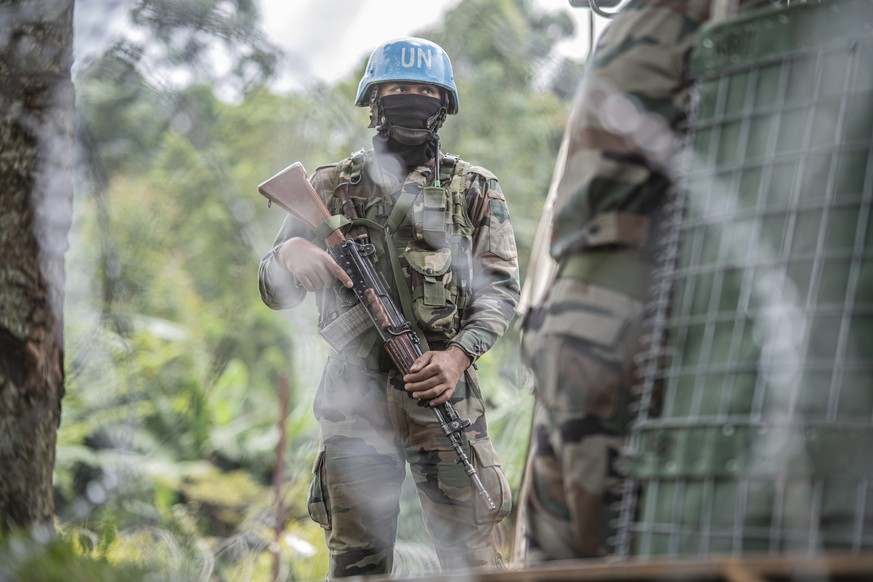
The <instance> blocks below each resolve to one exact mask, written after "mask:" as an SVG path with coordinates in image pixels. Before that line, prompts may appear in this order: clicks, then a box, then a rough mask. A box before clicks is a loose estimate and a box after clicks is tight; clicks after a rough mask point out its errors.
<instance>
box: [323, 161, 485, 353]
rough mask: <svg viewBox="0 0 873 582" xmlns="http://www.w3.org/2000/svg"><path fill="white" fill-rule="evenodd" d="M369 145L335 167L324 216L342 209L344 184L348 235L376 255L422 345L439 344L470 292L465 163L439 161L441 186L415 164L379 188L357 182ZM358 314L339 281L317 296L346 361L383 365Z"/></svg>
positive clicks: (455, 324) (331, 338)
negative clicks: (397, 181) (393, 184)
mask: <svg viewBox="0 0 873 582" xmlns="http://www.w3.org/2000/svg"><path fill="white" fill-rule="evenodd" d="M372 156H373V153H372V151H368V152H365V151H363V150H362V151H359V152H356V153H355V154H353V155H352V156H351V157H349V158H347V159H345V160H343V161H341V162H340V163H338V164H337V165H336V166H335V170H334V171H335V174H334V178H333V180H332V185H333V187H334V193H335V195H334V196H331V197H328V200H327V206H328V209H329V210H330V212H331V214H334V215H340V214H343V209H342V202H341V200H340V198H339V197H338V196H336V192H337V189H338V188H346V187H348V193H349V197H350V199H351V200H352V202H353V203H354V206H355V208H356V213H357V215H358V216H359V218H357V219H352V220H351V224H350V226H349V230H348V235H349V236H352V237H355V236H356V235H359V234H361V233H363V232H365V233H366V235H367V236H368V238H369V242H371V243H372V244H373V245H374V247H375V249H376V253H375V255H374V256H373V258H374V262H375V265H376V268H377V270H379V272H380V273H381V274H382V276H383V277H384V278H385V281H386V283H387V284H388V287H389V289H391V292H392V294H393V299H394V301H395V303H396V304H397V306H398V307H400V308H401V310H402V311H403V313H404V315H405V316H406V318H407V319H409V321H410V322H411V323H412V325H413V329H415V331H416V332H417V333H418V335H419V337H420V338H421V339H423V340H424V343H425V345H424V346H423V348H425V347H426V346H427V345H428V344H437V345H440V346H441V345H445V343H446V342H447V341H448V340H450V339H451V338H452V337H454V336H455V335H456V334H457V333H458V330H459V327H460V322H461V317H462V314H463V311H464V308H465V307H466V304H467V301H468V298H469V296H470V293H471V290H472V279H473V271H472V266H473V260H472V259H473V257H472V244H473V230H474V228H473V224H472V222H471V220H470V217H469V215H468V213H467V201H466V198H465V191H466V183H467V174H468V173H469V171H470V168H471V165H470V164H469V163H468V162H465V161H463V160H461V159H459V158H458V156H455V155H452V154H445V155H444V157H443V159H442V161H441V164H440V184H441V186H438V187H437V186H433V181H432V180H431V176H430V174H431V173H432V170H429V169H428V168H425V167H419V168H416V169H415V170H413V171H412V172H411V173H410V174H409V176H408V177H407V178H406V180H405V181H404V182H403V183H402V184H401V185H400V186H399V187H397V188H395V189H394V190H393V191H391V192H388V193H383V192H382V189H381V188H380V187H379V186H377V185H375V184H374V183H373V182H372V180H366V181H363V180H362V175H363V171H364V167H365V165H367V164H368V163H373V157H372ZM371 326H372V324H371V323H370V322H369V320H368V319H367V318H366V317H365V314H364V313H362V308H361V307H360V305H358V302H357V299H356V297H355V295H354V292H353V291H351V290H349V289H347V288H345V287H344V286H342V285H339V284H337V285H334V286H333V287H332V288H329V289H326V290H325V291H324V292H323V293H322V294H321V297H320V301H319V328H320V329H321V333H322V335H323V336H324V337H325V339H327V340H328V342H329V343H330V344H331V345H332V346H333V347H334V348H335V349H336V350H337V351H338V352H340V353H341V354H342V355H343V356H344V357H345V358H346V359H348V360H351V361H353V362H356V363H359V364H361V365H363V366H366V367H371V368H376V367H382V368H384V367H386V363H385V359H384V356H383V351H384V350H382V346H381V344H380V340H379V337H378V334H377V333H376V332H375V331H374V330H373V329H372V328H371Z"/></svg>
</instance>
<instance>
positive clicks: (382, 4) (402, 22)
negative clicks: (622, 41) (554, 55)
mask: <svg viewBox="0 0 873 582" xmlns="http://www.w3.org/2000/svg"><path fill="white" fill-rule="evenodd" d="M258 2H259V4H260V6H261V12H262V14H263V17H264V27H265V30H266V32H267V34H268V35H269V36H270V38H271V40H272V41H273V42H275V43H277V44H279V45H280V46H281V47H283V48H284V49H285V50H286V51H287V57H286V58H285V62H283V63H282V64H281V66H280V69H281V72H282V75H283V80H282V81H280V86H286V87H293V86H295V85H297V86H299V85H300V84H301V81H300V80H301V79H310V78H312V79H318V80H321V81H325V82H328V83H330V82H333V81H336V80H338V79H340V78H343V77H345V76H346V75H347V74H349V72H350V71H352V70H354V69H355V68H356V67H357V66H358V64H359V63H360V62H361V60H363V59H364V58H366V57H367V56H369V54H370V53H371V52H372V51H373V49H374V48H376V46H377V45H378V44H380V43H382V42H384V41H386V40H390V39H392V38H397V37H400V36H409V35H413V34H415V33H416V32H418V31H419V30H421V29H422V28H424V27H427V26H430V25H432V24H435V23H437V22H439V20H440V18H441V16H442V14H443V13H444V12H446V11H447V10H448V9H450V8H453V7H455V6H456V5H457V4H459V2H460V0H423V1H422V0H305V1H301V0H295V1H293V2H292V1H290V0H258ZM532 3H533V5H534V6H535V7H536V8H537V9H538V10H540V11H543V12H556V11H566V12H567V13H568V14H569V15H570V16H571V18H573V20H574V21H575V23H576V32H577V36H576V38H575V39H573V40H572V41H568V42H567V43H564V45H563V46H561V47H558V48H559V49H560V50H561V51H562V52H563V53H564V54H567V55H568V56H570V57H571V58H573V59H575V60H582V58H583V57H584V56H585V53H586V51H587V50H588V27H589V21H588V18H589V14H590V10H588V9H582V8H573V7H571V6H570V3H569V0H532ZM595 19H596V25H595V26H596V33H599V31H600V30H602V28H603V25H604V23H605V20H604V19H602V18H600V17H595ZM302 84H303V85H308V84H309V83H305V82H304V83H302Z"/></svg>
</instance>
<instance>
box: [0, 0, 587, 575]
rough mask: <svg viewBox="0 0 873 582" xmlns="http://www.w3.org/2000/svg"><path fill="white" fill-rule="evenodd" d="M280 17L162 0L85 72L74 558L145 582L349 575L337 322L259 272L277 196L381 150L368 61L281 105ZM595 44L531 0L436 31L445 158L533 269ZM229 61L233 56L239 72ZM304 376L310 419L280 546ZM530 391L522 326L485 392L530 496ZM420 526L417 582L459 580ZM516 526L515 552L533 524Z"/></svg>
mask: <svg viewBox="0 0 873 582" xmlns="http://www.w3.org/2000/svg"><path fill="white" fill-rule="evenodd" d="M78 9H80V8H79V7H78V6H77V10H78ZM568 10H569V8H568ZM258 18H259V17H258V13H257V8H256V6H255V5H254V4H252V3H251V2H246V1H242V0H240V1H236V2H223V1H220V0H184V1H172V2H171V1H169V0H138V1H137V2H135V3H134V6H133V9H132V11H131V14H130V19H131V21H132V22H133V23H134V27H132V29H131V30H132V31H135V32H137V34H131V35H125V36H123V37H119V38H118V40H117V42H115V43H114V44H113V45H112V46H110V47H109V48H108V49H107V50H105V51H104V52H103V53H102V54H99V55H93V56H91V57H89V58H88V60H87V61H85V62H78V63H77V64H76V68H75V83H76V91H77V115H78V119H77V123H78V148H79V151H78V156H79V161H80V164H79V170H80V171H79V172H78V174H77V176H78V177H77V184H76V197H75V205H74V212H75V217H74V227H73V232H72V234H71V241H70V243H71V251H70V252H69V253H68V256H67V269H68V283H67V285H68V287H67V297H66V314H65V317H66V321H65V333H66V339H65V341H66V362H67V395H66V397H65V399H64V401H63V420H62V425H61V428H60V432H59V439H58V450H57V463H56V469H55V483H56V502H57V513H58V527H59V529H60V531H61V532H62V534H63V539H64V540H65V542H66V546H63V547H62V548H60V549H58V550H57V551H58V552H60V553H63V552H65V551H67V552H68V551H70V550H69V548H71V547H72V548H73V550H72V551H74V552H75V553H78V554H79V555H85V556H87V557H88V558H90V559H92V560H93V561H94V562H95V563H102V564H105V565H108V567H110V568H111V569H112V571H115V572H117V573H118V572H122V571H124V572H128V574H126V577H127V578H128V579H129V580H133V579H136V577H137V576H141V577H142V579H153V580H161V581H169V580H221V581H238V580H239V581H242V580H269V579H271V569H272V563H273V558H274V553H275V552H278V555H279V556H280V557H281V560H282V569H281V572H282V574H281V578H282V579H287V580H313V579H320V578H322V577H323V576H324V574H325V572H326V568H327V554H326V550H325V548H324V542H323V537H322V530H321V529H320V528H319V527H318V526H316V525H315V524H314V523H312V522H311V521H310V520H309V517H308V514H307V508H306V499H307V492H308V486H309V481H310V467H311V465H312V462H313V460H314V456H315V453H316V452H317V451H316V449H317V431H316V425H315V422H314V420H313V419H312V413H311V404H312V397H313V395H314V391H315V387H316V385H317V382H318V378H319V376H320V371H321V367H322V364H323V362H324V359H325V356H326V347H325V345H324V343H323V342H322V341H321V340H320V339H318V337H317V334H316V329H315V316H314V309H315V308H314V304H312V303H311V302H308V303H305V304H304V305H303V306H301V307H300V308H298V309H295V310H293V311H288V312H274V311H270V310H269V309H267V308H266V307H265V306H264V305H263V304H262V303H261V302H260V299H259V298H258V293H257V267H258V263H259V261H260V258H261V257H262V255H263V254H265V252H266V251H267V250H268V249H269V247H270V245H271V242H272V239H273V237H274V235H275V233H276V231H277V230H278V227H279V225H280V223H281V220H282V218H283V214H282V211H281V210H279V209H278V208H275V207H274V208H272V209H270V208H267V205H266V203H265V200H264V199H263V198H261V197H260V196H259V195H258V193H257V190H256V185H257V184H258V183H259V182H261V181H263V180H264V179H266V178H267V177H269V176H271V175H273V174H274V173H276V172H277V171H278V170H280V169H282V168H284V167H285V166H287V165H288V164H290V163H292V162H294V161H298V160H299V161H301V162H303V164H304V166H305V167H306V168H307V169H308V170H310V171H311V170H314V169H315V168H316V167H317V166H319V165H321V164H324V163H329V162H332V161H336V160H338V159H341V158H343V157H345V156H346V155H348V154H349V153H351V152H353V151H355V150H358V149H360V148H362V147H369V144H370V137H371V135H372V130H369V129H367V127H366V126H367V122H368V118H367V112H366V110H364V109H358V108H355V107H354V106H353V98H354V92H355V89H356V87H357V82H358V80H359V78H360V75H361V73H362V71H363V66H364V62H363V61H362V62H361V64H360V67H359V69H358V70H357V71H355V72H353V73H352V74H350V75H349V76H348V78H347V79H345V80H344V81H342V82H339V83H337V84H336V85H333V86H324V85H318V84H310V85H308V88H307V89H306V90H303V91H297V92H286V93H280V92H277V91H275V90H273V89H271V85H270V80H271V76H272V74H273V72H274V69H275V66H276V63H277V62H279V59H281V58H282V55H281V54H280V52H279V51H278V49H276V48H275V47H272V46H270V44H269V43H268V42H266V41H265V40H264V37H263V36H262V35H261V33H259V25H258V22H259V20H258ZM572 29H573V25H572V22H571V20H570V18H569V17H568V16H567V15H566V14H564V13H554V14H546V13H539V12H537V11H536V10H535V9H534V8H533V7H532V6H531V5H530V2H528V1H527V0H463V1H462V2H460V3H459V4H458V5H457V7H456V8H454V9H452V10H451V11H450V12H449V13H447V14H446V16H445V19H444V24H443V25H442V26H439V27H438V28H431V29H425V30H420V31H417V34H418V35H419V36H423V37H426V38H429V39H431V40H433V41H435V42H437V43H439V44H441V45H442V46H443V47H444V48H445V49H446V50H447V52H448V53H449V55H450V56H451V58H452V61H453V64H454V68H455V74H456V82H457V84H458V87H459V92H460V95H461V103H462V107H461V113H460V115H459V116H457V117H452V118H450V119H449V120H448V122H447V124H446V126H445V128H444V129H443V130H442V131H441V136H442V143H443V145H444V149H445V150H446V151H449V152H452V153H457V154H459V155H461V156H462V157H464V158H465V159H467V160H470V161H472V162H474V163H476V164H479V165H483V166H485V167H487V168H489V169H491V170H492V171H493V172H495V173H496V174H497V175H498V177H499V179H500V181H501V184H502V186H503V189H504V191H505V192H506V194H507V198H508V200H509V204H510V211H511V213H512V217H513V221H514V224H515V229H516V235H517V237H518V243H519V249H520V261H521V265H522V267H524V266H525V265H526V264H527V261H528V256H529V252H530V246H531V242H532V239H533V236H534V231H535V228H536V224H537V220H538V218H539V215H540V210H541V207H542V203H543V200H544V199H545V196H546V192H547V190H548V186H549V181H550V177H551V173H552V168H553V165H554V161H555V157H556V154H557V150H558V147H559V144H560V140H561V135H562V132H563V128H564V125H565V122H566V119H567V116H568V114H569V111H570V106H571V103H570V99H571V98H572V94H573V91H574V89H575V86H576V84H577V82H578V80H579V78H580V75H581V64H580V63H579V62H578V61H571V60H567V59H565V58H563V57H559V56H557V55H556V54H555V53H554V51H553V47H554V45H555V44H556V43H557V42H558V41H559V40H561V39H563V38H567V37H569V36H570V35H571V34H572ZM216 47H223V50H224V52H225V54H226V55H227V58H229V59H230V66H229V67H226V68H225V70H223V71H222V72H220V73H219V72H217V71H214V70H213V68H212V67H211V66H210V51H211V50H214V49H215V48H216ZM179 79H182V81H179ZM171 81H172V82H171ZM219 95H220V96H223V97H224V98H219ZM227 95H232V96H233V97H232V98H228V97H227ZM522 274H523V273H522ZM282 374H286V375H287V377H288V378H289V381H290V386H291V407H290V410H289V414H288V418H287V423H286V428H287V433H286V441H285V451H286V452H285V455H284V462H283V464H284V472H283V475H282V482H283V485H282V489H281V494H282V501H283V506H284V513H283V515H282V516H280V517H281V518H282V519H281V520H280V521H281V522H282V523H283V524H284V529H283V531H281V532H280V534H279V535H276V533H275V532H274V523H275V522H276V510H277V507H278V505H277V503H276V500H275V498H274V495H273V489H272V479H273V471H274V468H275V466H276V446H277V441H278V439H279V434H280V433H279V428H278V423H279V422H280V420H281V419H280V418H279V414H278V411H279V409H280V407H279V394H278V389H277V386H278V383H279V377H280V375H282ZM522 376H523V373H522V371H521V369H520V368H519V363H518V342H517V329H516V328H513V330H512V332H511V333H510V334H508V335H507V336H506V337H505V338H504V339H503V340H501V342H499V343H498V345H497V346H496V347H495V349H494V350H492V352H490V353H489V354H487V355H486V356H485V357H483V358H482V359H481V361H480V377H481V379H482V384H483V391H484V393H485V396H486V398H487V400H488V402H487V405H488V407H489V422H490V427H491V431H492V433H493V437H494V440H495V444H496V447H497V450H498V451H499V453H500V455H501V457H502V459H503V462H504V466H505V469H506V472H507V475H508V477H509V479H510V481H511V483H512V486H513V488H514V492H515V494H516V495H517V494H518V487H519V485H520V483H521V474H522V470H523V462H524V455H525V451H526V447H527V440H528V430H529V422H530V412H531V405H532V397H531V395H530V393H529V392H528V391H527V389H526V388H525V386H524V381H523V377H522ZM418 512H419V509H418V501H417V499H416V498H415V495H414V492H412V491H411V490H407V491H406V493H405V496H404V501H403V523H402V525H401V535H400V537H401V539H402V542H401V543H400V544H398V552H397V554H398V556H397V559H398V565H397V568H398V570H399V571H400V572H409V573H416V572H425V571H428V570H429V569H430V568H433V567H434V566H435V558H434V556H433V552H432V549H431V548H430V547H429V544H430V542H429V540H428V538H427V535H426V534H425V533H424V528H423V525H422V524H421V521H420V517H419V515H418ZM503 525H504V528H503V530H502V533H503V534H504V544H505V548H504V549H505V550H507V551H508V544H509V543H510V539H511V535H512V530H513V527H514V523H513V520H512V519H508V520H506V522H505V523H504V524H503ZM277 540H278V541H277ZM64 548H66V549H64ZM10 551H11V550H10ZM2 553H3V552H2V551H0V554H2ZM0 558H4V560H5V563H6V564H7V568H10V570H7V572H8V571H11V569H15V568H20V569H21V571H26V570H27V569H28V568H33V569H34V570H33V571H34V572H36V571H37V570H36V569H38V568H41V567H45V564H42V565H39V564H33V563H26V562H27V561H26V560H25V559H23V558H22V557H21V555H18V557H17V558H16V554H15V553H14V551H13V552H12V553H9V554H8V555H5V556H0ZM16 559H17V560H18V562H16V561H15V560H16ZM4 560H0V561H4ZM10 564H11V566H10ZM16 564H17V565H16ZM86 569H87V568H86ZM134 572H136V573H137V574H134ZM67 574H72V572H71V571H68V572H67ZM83 576H86V578H82V579H94V580H96V579H102V578H99V576H98V575H97V574H94V573H91V574H87V575H86V574H83ZM32 579H38V578H36V577H35V578H32ZM65 579H78V578H75V577H73V578H65ZM106 579H113V578H112V577H107V578H106Z"/></svg>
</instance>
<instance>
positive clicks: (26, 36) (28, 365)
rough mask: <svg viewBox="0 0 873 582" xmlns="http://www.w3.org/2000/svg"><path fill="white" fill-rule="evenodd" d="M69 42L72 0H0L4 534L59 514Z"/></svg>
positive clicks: (0, 511) (0, 483)
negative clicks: (56, 486) (55, 491)
mask: <svg viewBox="0 0 873 582" xmlns="http://www.w3.org/2000/svg"><path fill="white" fill-rule="evenodd" d="M72 46H73V0H0V536H2V535H3V534H4V533H5V532H8V531H9V530H11V529H12V528H18V527H30V526H36V525H51V521H52V518H53V515H54V501H53V495H52V471H53V468H54V461H55V444H56V440H57V429H58V424H59V423H60V414H61V409H60V402H61V398H62V396H63V393H64V358H63V299H64V282H65V271H64V253H65V252H66V249H67V244H68V233H69V230H70V222H71V220H72V200H73V181H72V160H73V145H72V144H73V142H72V129H73V119H74V95H73V85H72V81H71V77H70V68H71V64H72V58H73V50H72Z"/></svg>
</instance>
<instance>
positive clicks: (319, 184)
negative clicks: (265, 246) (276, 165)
mask: <svg viewBox="0 0 873 582" xmlns="http://www.w3.org/2000/svg"><path fill="white" fill-rule="evenodd" d="M326 168H332V166H327V167H324V168H318V169H317V170H316V171H315V173H314V174H313V176H312V178H311V179H310V182H312V185H313V187H314V188H315V191H316V192H318V193H319V194H320V195H321V197H322V199H326V194H325V193H326V192H330V193H332V192H333V187H332V185H331V176H332V174H333V172H332V171H328V170H327V169H326ZM277 208H278V207H277ZM294 237H301V238H305V239H307V240H313V238H314V234H313V232H312V230H310V229H309V227H307V226H306V225H305V224H303V223H302V222H300V221H299V220H297V219H296V218H294V217H292V216H290V215H289V216H286V217H285V221H284V222H283V223H282V226H281V228H279V232H278V234H277V235H276V238H275V240H273V246H272V247H271V248H270V251H269V252H268V253H267V254H266V255H265V256H264V258H263V259H261V264H260V266H259V267H258V292H259V293H260V295H261V300H262V301H263V302H264V303H265V304H266V305H267V307H269V308H271V309H290V308H292V307H297V306H298V305H300V304H301V303H302V302H303V299H304V298H305V297H306V291H305V290H304V289H303V288H302V287H299V286H298V285H297V283H296V281H295V280H294V276H293V275H292V274H291V273H290V272H289V271H288V269H286V268H285V266H284V265H283V264H282V263H281V261H279V258H278V257H277V256H276V251H277V250H278V249H279V247H280V246H281V245H282V243H283V242H285V241H286V240H288V239H290V238H294Z"/></svg>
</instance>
